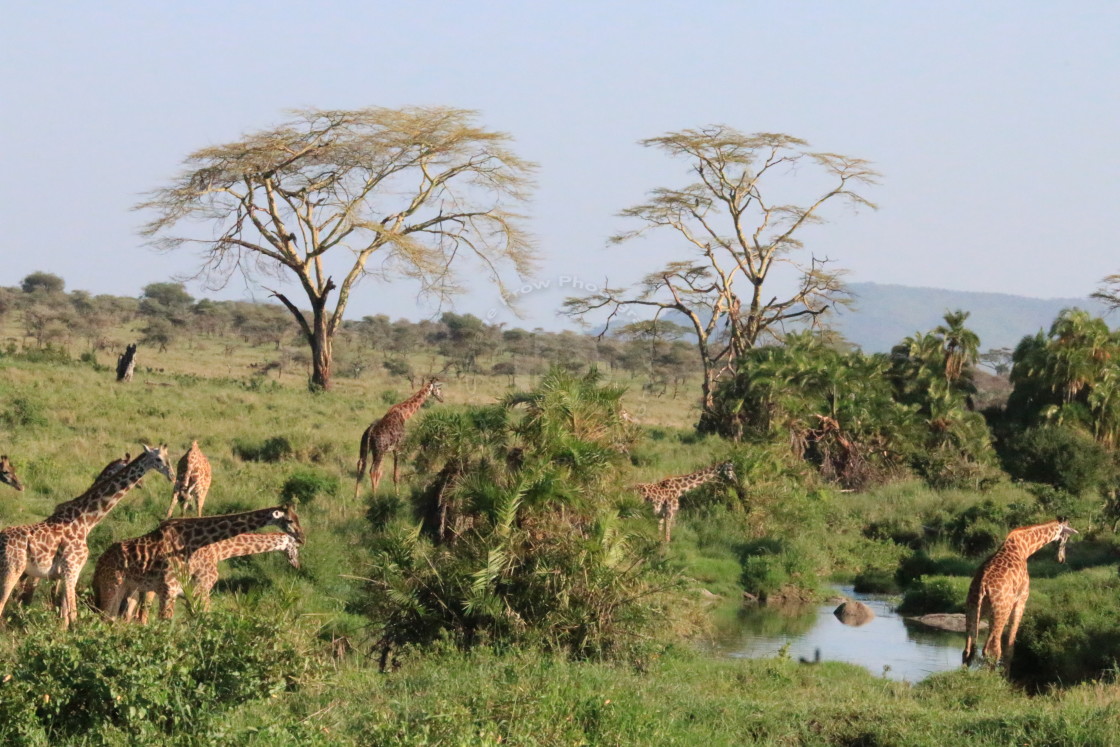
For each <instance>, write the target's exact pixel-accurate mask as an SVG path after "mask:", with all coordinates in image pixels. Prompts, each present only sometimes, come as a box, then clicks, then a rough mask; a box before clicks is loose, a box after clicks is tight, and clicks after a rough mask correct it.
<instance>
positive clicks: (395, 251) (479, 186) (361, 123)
mask: <svg viewBox="0 0 1120 747" xmlns="http://www.w3.org/2000/svg"><path fill="white" fill-rule="evenodd" d="M475 117H476V115H475V113H474V112H471V111H467V110H463V109H452V108H447V107H427V108H424V107H410V108H404V109H386V108H378V107H370V108H366V109H357V110H352V111H339V110H321V109H304V110H299V111H295V112H293V114H292V118H291V119H290V120H289V121H288V122H285V123H283V124H281V125H279V126H277V127H274V128H271V129H266V130H261V131H258V132H255V133H252V134H250V135H247V136H245V137H244V138H243V139H242V140H240V141H237V142H233V143H227V144H225V145H218V146H213V147H209V148H203V149H202V150H199V151H196V152H195V153H193V154H191V155H190V156H189V157H188V158H187V161H186V163H187V169H186V170H185V171H184V172H183V173H182V174H181V175H180V176H178V177H177V178H175V179H174V180H173V181H172V182H171V184H169V185H168V186H165V187H162V188H160V189H157V190H154V191H153V192H151V193H150V194H149V196H148V199H147V200H145V201H144V202H142V203H140V204H139V205H137V206H136V207H137V209H141V210H145V211H150V212H151V213H153V214H154V217H152V219H151V220H150V221H149V222H148V223H147V224H145V225H144V227H143V228H142V230H141V233H142V234H143V235H145V236H147V237H149V239H150V240H151V242H152V244H153V245H154V246H155V247H156V248H157V249H163V250H172V249H177V248H180V247H182V246H186V245H195V246H201V247H202V248H203V252H204V253H203V262H202V267H201V268H200V270H199V272H198V273H197V275H196V277H199V278H201V279H203V280H205V281H206V283H207V285H208V286H210V287H222V286H224V285H225V284H226V283H227V282H228V281H229V279H230V278H231V277H232V275H233V274H235V273H238V272H240V273H242V274H243V275H245V276H246V278H248V279H251V280H253V281H256V278H257V276H258V275H260V274H262V273H263V274H266V275H271V276H273V277H286V278H291V279H295V280H296V281H297V282H298V284H299V286H300V288H301V290H302V291H303V293H304V295H305V296H306V298H307V300H308V302H309V303H310V312H307V311H304V310H302V309H300V308H299V307H298V306H297V305H296V304H295V302H294V301H292V300H290V299H289V298H288V297H287V296H286V295H285V294H283V293H280V292H278V291H275V290H272V291H271V292H272V294H273V295H274V296H276V298H278V299H279V300H280V302H281V303H283V304H284V306H285V307H286V308H287V309H288V311H289V312H290V313H291V314H292V316H293V317H294V318H295V320H296V322H297V323H298V324H299V327H300V331H301V333H302V335H303V337H304V339H305V340H306V341H307V344H308V346H309V348H310V352H311V367H312V373H311V378H310V381H309V386H310V388H311V389H313V390H319V389H329V388H330V384H331V360H332V342H333V339H334V336H335V332H336V330H337V329H338V328H339V326H340V324H341V323H342V317H343V313H344V311H345V309H346V305H347V302H348V301H349V299H350V294H351V293H352V292H353V291H354V289H355V287H356V286H357V284H358V283H359V282H361V281H362V280H364V279H365V278H366V277H367V276H369V275H371V274H376V275H379V276H380V277H381V278H382V279H384V278H386V277H393V278H407V279H411V280H414V281H416V282H418V283H419V285H420V288H421V291H422V292H424V293H430V294H434V295H436V296H437V297H440V298H445V297H449V296H450V295H452V294H454V293H457V292H459V291H460V290H461V289H462V288H461V286H460V285H459V283H458V282H457V268H458V267H459V266H460V265H461V264H462V263H463V261H464V260H470V259H473V260H476V261H477V263H478V265H479V266H480V267H481V274H483V275H484V276H486V277H487V278H489V279H490V280H491V281H492V282H495V283H496V284H497V285H498V287H499V290H500V291H501V292H502V293H503V295H505V296H507V297H508V296H509V295H510V294H508V293H506V291H505V285H504V281H503V276H502V273H503V272H505V271H506V270H507V269H512V271H513V272H514V273H516V274H517V275H519V276H524V275H526V274H527V273H528V272H529V270H530V269H531V265H532V260H533V251H532V242H531V241H530V239H529V237H528V235H527V234H526V233H525V232H524V231H523V230H522V229H521V227H520V223H521V216H520V215H519V214H518V213H517V212H515V211H514V210H512V209H511V207H510V206H511V205H516V204H518V203H520V202H522V201H523V200H524V199H526V198H527V196H528V193H529V190H530V187H531V175H532V172H533V170H534V168H535V167H534V165H533V164H531V163H529V162H528V161H524V160H522V159H520V158H519V157H517V156H516V155H515V154H514V153H512V152H511V151H510V150H508V148H507V147H506V144H507V143H508V141H509V140H510V137H509V136H508V135H506V134H504V133H500V132H493V131H490V130H486V129H483V128H481V127H479V126H477V125H476V124H475ZM173 230H175V231H178V232H177V233H172V231H173ZM371 262H374V263H376V269H374V267H375V266H374V265H372V264H371ZM262 287H263V286H262ZM269 290H271V289H269ZM335 290H337V291H338V295H337V297H336V300H335V302H334V308H333V309H331V308H328V301H329V296H330V294H331V292H332V291H335Z"/></svg>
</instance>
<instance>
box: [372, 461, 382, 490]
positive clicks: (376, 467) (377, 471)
mask: <svg viewBox="0 0 1120 747" xmlns="http://www.w3.org/2000/svg"><path fill="white" fill-rule="evenodd" d="M381 459H382V455H381V454H374V455H373V459H372V462H371V464H370V468H369V484H370V487H371V488H372V489H373V492H374V493H376V492H377V484H378V483H379V482H381V475H382V474H383V471H382V469H381Z"/></svg>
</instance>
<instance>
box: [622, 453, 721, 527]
mask: <svg viewBox="0 0 1120 747" xmlns="http://www.w3.org/2000/svg"><path fill="white" fill-rule="evenodd" d="M718 479H723V480H727V481H728V482H731V483H734V482H735V467H734V465H732V464H731V462H720V463H719V464H713V465H712V466H711V467H705V468H704V469H702V470H697V471H696V472H690V473H689V474H687V475H678V476H676V477H667V478H665V479H664V480H661V481H660V482H649V483H641V484H639V485H634V486H632V490H634V491H635V492H637V493H638V495H640V496H641V497H642V499H643V500H645V501H646V502H647V503H649V504H650V505H651V506H653V513H654V514H656V515H657V518H658V522H657V528H658V534H659V535H661V536H662V538H663V539H664V540H665V542H669V537H670V534H671V533H672V530H673V519H675V518H676V516H677V511H678V510H679V509H680V507H681V496H682V495H684V494H685V493H687V492H688V491H690V490H694V489H696V488H698V487H700V486H701V485H704V484H706V483H709V482H711V481H712V480H718Z"/></svg>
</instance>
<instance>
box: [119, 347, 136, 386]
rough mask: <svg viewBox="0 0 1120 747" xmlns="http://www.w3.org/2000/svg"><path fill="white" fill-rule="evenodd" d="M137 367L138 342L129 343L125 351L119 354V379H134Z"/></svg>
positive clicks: (126, 380)
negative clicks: (133, 375)
mask: <svg viewBox="0 0 1120 747" xmlns="http://www.w3.org/2000/svg"><path fill="white" fill-rule="evenodd" d="M135 369H136V343H134V342H133V343H129V344H128V346H127V347H125V349H124V352H123V353H121V354H120V355H118V356H117V381H124V382H129V381H132V373H133V371H134V370H135Z"/></svg>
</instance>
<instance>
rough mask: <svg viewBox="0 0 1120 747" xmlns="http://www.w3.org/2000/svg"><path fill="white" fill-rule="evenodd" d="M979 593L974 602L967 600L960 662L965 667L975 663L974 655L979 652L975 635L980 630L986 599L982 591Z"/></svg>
mask: <svg viewBox="0 0 1120 747" xmlns="http://www.w3.org/2000/svg"><path fill="white" fill-rule="evenodd" d="M979 594H980V596H979V598H977V599H976V601H975V602H973V600H972V599H969V600H968V608H967V611H966V612H965V616H964V630H965V639H964V652H963V653H962V654H961V663H962V664H963V665H964V666H966V667H968V666H971V665H973V664H975V663H976V656H977V654H979V653H980V651H979V648H978V647H977V646H976V637H977V635H978V632H979V630H980V618H981V617H982V616H983V613H984V607H985V606H986V604H987V600H986V599H985V598H984V595H983V592H979ZM970 596H971V593H970Z"/></svg>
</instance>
